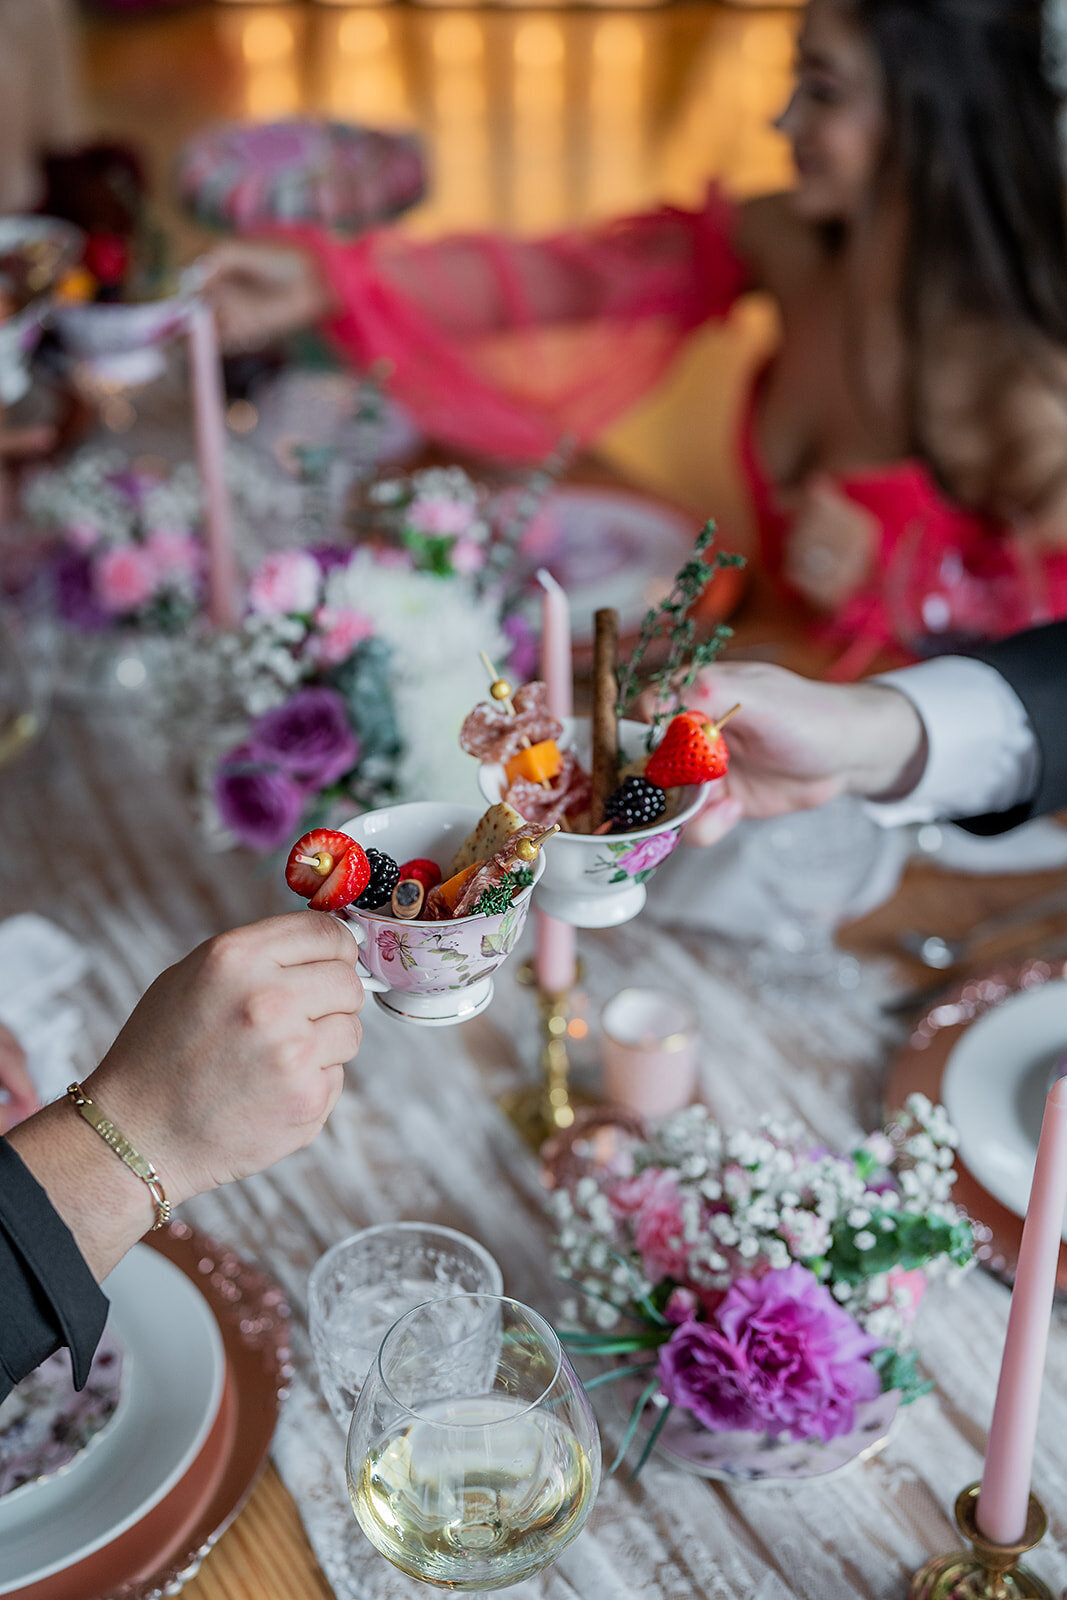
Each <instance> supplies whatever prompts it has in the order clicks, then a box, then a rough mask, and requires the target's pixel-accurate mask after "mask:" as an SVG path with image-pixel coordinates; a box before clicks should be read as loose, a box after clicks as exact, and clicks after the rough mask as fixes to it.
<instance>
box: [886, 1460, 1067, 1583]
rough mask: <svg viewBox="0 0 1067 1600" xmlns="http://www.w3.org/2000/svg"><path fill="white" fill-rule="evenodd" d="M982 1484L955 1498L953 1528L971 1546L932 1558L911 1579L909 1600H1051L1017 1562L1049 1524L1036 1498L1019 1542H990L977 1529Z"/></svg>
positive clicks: (1038, 1581)
mask: <svg viewBox="0 0 1067 1600" xmlns="http://www.w3.org/2000/svg"><path fill="white" fill-rule="evenodd" d="M980 1488H981V1484H978V1483H972V1484H971V1485H970V1487H969V1488H967V1489H964V1490H963V1491H962V1492H961V1494H960V1495H959V1497H958V1498H957V1500H956V1526H957V1527H958V1528H959V1530H960V1532H961V1533H962V1534H963V1537H964V1538H965V1539H966V1540H967V1542H968V1544H970V1545H971V1546H972V1547H973V1548H972V1549H970V1550H954V1551H953V1552H952V1554H951V1555H947V1556H935V1557H934V1558H933V1560H932V1561H928V1562H927V1563H926V1565H925V1566H924V1567H920V1568H919V1570H918V1572H917V1573H916V1574H915V1576H914V1577H913V1578H912V1580H911V1587H910V1588H909V1589H908V1600H1054V1596H1053V1594H1052V1591H1051V1589H1049V1587H1048V1585H1047V1584H1044V1583H1042V1581H1041V1579H1040V1578H1039V1577H1037V1576H1036V1574H1034V1573H1033V1572H1031V1571H1029V1569H1028V1568H1026V1567H1021V1566H1020V1565H1019V1558H1020V1557H1021V1556H1024V1555H1025V1554H1026V1552H1027V1550H1032V1549H1033V1548H1034V1546H1035V1545H1038V1544H1040V1543H1041V1541H1042V1539H1043V1538H1044V1537H1045V1530H1046V1528H1047V1527H1048V1520H1047V1518H1046V1516H1045V1511H1044V1507H1043V1506H1042V1504H1041V1502H1040V1500H1038V1499H1037V1497H1036V1495H1031V1496H1030V1509H1029V1513H1028V1515H1027V1518H1026V1531H1025V1533H1024V1534H1023V1537H1022V1538H1021V1539H1020V1540H1019V1542H1018V1544H992V1543H991V1542H990V1540H988V1539H987V1538H986V1537H985V1534H984V1533H982V1531H981V1529H980V1528H979V1526H978V1522H977V1519H976V1511H977V1507H978V1491H979V1489H980Z"/></svg>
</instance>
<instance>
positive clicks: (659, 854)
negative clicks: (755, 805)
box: [478, 717, 711, 928]
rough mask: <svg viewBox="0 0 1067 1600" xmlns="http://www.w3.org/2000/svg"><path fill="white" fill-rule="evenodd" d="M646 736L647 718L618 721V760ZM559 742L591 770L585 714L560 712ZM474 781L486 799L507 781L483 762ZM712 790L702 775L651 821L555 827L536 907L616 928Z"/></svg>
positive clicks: (495, 766) (637, 752)
mask: <svg viewBox="0 0 1067 1600" xmlns="http://www.w3.org/2000/svg"><path fill="white" fill-rule="evenodd" d="M647 739H648V724H647V723H644V722H631V721H630V720H629V719H623V720H622V721H620V723H619V747H620V749H621V751H622V759H623V763H624V764H625V763H626V762H629V761H635V760H637V758H638V757H639V756H642V755H644V753H645V747H646V741H647ZM559 744H560V747H561V748H566V749H572V750H574V751H575V753H576V754H577V756H578V758H579V760H580V761H581V763H582V765H583V766H584V767H585V769H586V771H588V770H589V766H590V761H591V745H592V730H591V728H590V726H589V722H588V719H583V720H582V721H578V720H577V719H575V718H573V717H567V718H564V719H563V733H562V734H561V735H560V739H559ZM478 784H479V787H480V789H481V791H482V793H483V795H484V796H485V798H486V799H487V800H489V801H491V802H495V801H497V800H499V799H500V798H501V796H502V795H503V793H504V791H505V789H506V788H507V774H506V773H505V771H504V768H503V766H502V765H500V764H499V763H496V762H488V761H487V762H484V763H483V764H482V766H481V768H480V771H479V775H478ZM710 793H711V785H710V784H706V783H705V784H692V785H689V786H687V787H686V788H683V789H679V790H677V799H676V803H675V805H674V806H673V808H671V809H669V810H668V813H667V815H666V816H665V817H664V819H663V821H662V822H658V823H656V824H655V825H654V826H653V827H651V828H640V829H637V830H635V831H633V832H629V833H608V834H602V835H597V834H589V833H558V834H556V835H555V837H554V838H553V840H552V843H551V846H550V848H549V851H548V853H547V858H546V861H545V870H544V875H543V877H541V878H540V879H539V881H538V884H537V888H536V890H535V899H536V902H537V907H538V910H540V911H544V912H546V913H547V914H548V915H549V916H550V917H556V918H558V920H559V921H560V922H569V923H571V924H572V926H573V927H576V928H615V927H618V925H619V924H620V923H622V922H629V921H630V919H631V917H636V916H637V914H638V912H639V911H640V910H641V909H642V907H643V906H644V903H645V900H646V898H647V892H648V891H647V890H646V888H645V885H646V884H647V883H648V880H649V879H650V878H651V876H652V874H653V873H654V872H655V870H656V868H657V867H658V866H659V865H660V863H661V862H663V861H666V859H667V857H668V856H669V855H671V854H672V852H673V851H674V849H675V847H676V846H677V844H678V841H679V839H680V838H681V836H682V829H683V828H684V827H685V825H686V823H687V822H688V821H689V820H690V818H692V817H695V816H696V814H697V812H698V811H699V810H700V808H701V806H702V805H703V804H704V802H705V800H706V799H707V797H708V795H709V794H710Z"/></svg>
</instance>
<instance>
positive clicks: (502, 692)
mask: <svg viewBox="0 0 1067 1600" xmlns="http://www.w3.org/2000/svg"><path fill="white" fill-rule="evenodd" d="M478 654H479V656H480V657H481V659H482V665H483V666H484V668H485V670H486V672H487V673H488V674H489V693H490V695H491V696H492V698H493V699H494V700H495V701H496V703H497V705H500V706H503V708H504V711H505V713H506V715H507V716H509V717H517V716H518V714H519V713H518V712H517V711H516V710H515V706H514V704H513V702H512V699H511V684H510V683H508V681H507V679H506V678H501V677H500V676H499V674H498V673H497V670H496V668H495V667H494V665H493V663H492V662H491V661H490V659H489V657H488V656H487V655H486V653H485V651H484V650H479V651H478ZM522 748H523V749H524V750H529V749H530V741H529V739H528V738H527V737H526V735H525V734H523V736H522ZM541 787H542V789H551V787H552V785H551V784H550V783H549V781H548V779H547V778H542V779H541ZM560 826H561V827H562V829H563V831H564V833H570V831H571V830H570V825H569V824H568V822H567V819H566V817H561V818H560Z"/></svg>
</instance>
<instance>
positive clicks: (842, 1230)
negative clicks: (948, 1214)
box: [826, 1209, 974, 1283]
mask: <svg viewBox="0 0 1067 1600" xmlns="http://www.w3.org/2000/svg"><path fill="white" fill-rule="evenodd" d="M860 1233H873V1234H874V1240H875V1242H874V1244H873V1245H872V1246H871V1248H870V1249H869V1250H860V1249H859V1248H858V1247H857V1245H856V1235H857V1234H860ZM973 1250H974V1236H973V1234H972V1232H971V1225H970V1223H969V1222H967V1220H966V1219H963V1220H960V1221H955V1222H948V1221H945V1220H943V1219H942V1218H940V1217H932V1216H925V1215H917V1214H915V1213H913V1212H910V1211H890V1210H888V1209H883V1210H881V1211H874V1212H872V1213H871V1220H870V1221H869V1222H868V1223H865V1224H864V1226H863V1227H862V1228H854V1227H852V1226H851V1224H850V1223H848V1222H847V1221H844V1220H840V1221H838V1222H836V1223H835V1224H834V1228H833V1232H832V1235H831V1239H830V1248H829V1250H828V1251H827V1252H826V1261H827V1262H828V1264H829V1269H830V1274H831V1276H832V1277H833V1279H834V1280H835V1281H839V1282H842V1283H861V1282H862V1281H863V1279H864V1278H874V1277H877V1276H878V1275H879V1274H881V1273H883V1272H890V1271H892V1269H893V1268H894V1267H900V1268H901V1269H902V1270H903V1271H905V1272H909V1271H911V1269H912V1268H913V1267H924V1266H926V1265H927V1263H928V1262H930V1261H933V1260H934V1259H936V1258H937V1257H938V1256H947V1257H948V1259H949V1260H950V1261H952V1262H953V1263H954V1264H955V1265H956V1266H958V1267H963V1266H966V1264H967V1262H968V1261H969V1260H970V1259H971V1255H972V1253H973Z"/></svg>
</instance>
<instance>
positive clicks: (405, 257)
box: [290, 187, 1067, 677]
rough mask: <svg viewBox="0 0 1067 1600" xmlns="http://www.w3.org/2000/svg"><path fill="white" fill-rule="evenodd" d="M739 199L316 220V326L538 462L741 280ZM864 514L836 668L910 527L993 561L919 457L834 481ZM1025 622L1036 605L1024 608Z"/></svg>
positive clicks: (844, 664) (1065, 600)
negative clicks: (337, 227)
mask: <svg viewBox="0 0 1067 1600" xmlns="http://www.w3.org/2000/svg"><path fill="white" fill-rule="evenodd" d="M736 220H737V215H736V211H735V210H734V208H733V207H732V206H731V205H730V203H729V202H728V201H727V200H726V199H725V198H724V197H723V195H722V194H721V193H720V192H719V191H718V190H717V189H716V188H714V187H712V188H710V189H709V191H708V194H707V199H706V202H705V204H704V206H703V208H702V209H700V210H699V211H686V210H682V209H680V208H677V207H674V206H663V207H661V208H660V209H659V210H657V211H654V212H651V213H648V214H646V215H643V216H637V217H630V218H626V219H623V220H621V221H617V222H612V223H609V224H606V225H604V226H602V227H597V228H590V229H585V230H576V231H571V232H567V233H561V234H557V235H555V236H554V237H551V238H547V239H539V240H520V239H512V238H507V237H504V236H501V235H497V234H471V235H460V236H456V237H452V238H446V239H442V240H439V241H435V242H433V243H430V244H422V243H416V242H413V241H411V240H410V239H407V238H405V237H404V236H403V235H400V234H397V233H395V232H392V231H381V232H376V233H371V234H368V235H366V236H364V237H363V238H362V239H359V240H357V241H356V242H355V243H352V242H349V241H345V240H341V239H337V238H333V237H330V236H328V235H326V234H323V233H321V232H318V231H316V230H311V229H301V230H294V231H293V233H292V234H291V235H290V237H294V238H295V239H296V240H297V241H298V242H300V243H302V244H303V245H304V246H305V247H306V248H308V249H309V250H310V251H312V253H313V254H314V255H315V256H316V258H317V260H318V262H319V264H320V266H321V269H322V271H323V272H324V274H325V276H326V278H327V280H328V282H329V283H330V284H331V286H332V288H333V291H334V294H335V297H336V300H337V303H338V304H339V305H340V306H342V307H343V310H342V311H341V312H340V314H339V315H337V316H336V317H335V318H334V320H333V321H332V323H331V324H330V325H329V327H328V329H327V331H328V333H329V334H330V335H331V336H332V338H333V340H334V341H335V343H336V344H337V346H338V347H339V348H340V350H341V351H342V352H343V353H344V354H345V355H346V356H347V357H348V358H349V359H350V360H352V361H353V362H355V363H356V364H357V365H359V366H363V367H366V366H368V365H370V364H371V363H373V362H376V361H385V362H387V363H388V366H389V374H390V375H389V387H390V390H391V392H392V393H394V394H395V395H396V396H397V398H398V399H400V400H402V401H403V402H404V403H405V404H406V405H407V406H408V407H410V409H411V411H412V412H413V413H414V415H415V416H416V418H417V419H418V421H419V422H420V424H421V425H422V426H423V427H424V428H425V429H426V431H427V432H428V433H429V434H431V435H432V436H433V437H435V438H436V439H438V440H440V441H441V442H443V443H445V444H449V445H452V446H453V447H455V448H458V449H460V450H464V451H470V452H473V453H474V454H477V455H482V456H488V457H497V458H500V459H503V460H507V461H513V462H526V461H538V460H542V459H544V458H545V457H547V456H548V455H550V454H551V453H552V452H553V451H554V450H555V449H557V448H558V446H559V445H560V444H561V443H562V442H563V441H564V440H565V439H569V440H571V441H573V442H574V444H575V445H577V446H582V445H586V444H589V443H590V442H591V441H593V440H594V439H595V438H596V437H597V435H598V434H599V433H600V432H601V431H602V430H603V429H604V428H605V427H606V426H607V425H608V424H609V423H610V422H612V421H614V420H615V419H616V418H617V417H619V416H621V415H622V414H623V413H624V412H625V411H626V410H627V409H628V408H629V407H630V406H632V405H633V404H634V403H635V402H636V401H637V400H639V399H640V398H641V397H642V396H643V395H644V394H646V393H647V392H648V390H649V389H651V388H652V387H653V385H654V384H655V383H656V382H657V381H658V380H659V379H660V378H661V377H662V376H663V374H664V372H665V371H666V369H667V367H668V366H669V365H670V363H671V361H672V360H673V359H674V357H675V356H676V355H677V354H678V352H679V350H680V348H681V346H682V345H683V344H684V342H685V340H686V339H687V337H688V336H689V334H690V333H691V332H692V331H693V330H694V329H695V328H698V327H699V326H700V325H701V324H702V323H705V322H708V321H712V320H715V319H718V318H722V317H725V316H726V315H727V313H728V312H729V310H730V308H731V307H732V306H733V304H734V303H735V301H736V300H737V299H738V297H739V296H740V295H741V294H743V293H744V292H745V290H746V289H747V288H748V287H749V283H750V274H749V271H748V268H747V266H746V264H745V262H744V261H743V260H742V259H741V257H740V256H739V255H738V253H737V251H736V250H735V248H734V245H733V235H734V230H735V224H736ZM757 402H758V385H757V386H756V387H755V388H754V389H753V393H752V396H751V399H750V405H749V406H748V407H747V408H746V411H745V414H744V416H743V418H742V423H741V429H740V435H739V442H738V443H739V453H740V458H741V464H742V467H743V469H744V471H745V474H746V476H747V480H748V483H749V487H750V492H751V497H752V504H753V509H754V512H755V519H756V523H757V526H758V528H759V533H760V540H761V548H762V555H763V559H764V561H765V563H766V565H767V567H768V569H769V570H770V571H771V572H772V573H773V574H777V575H780V574H781V572H782V568H783V558H784V552H785V542H786V539H787V536H788V530H789V521H788V518H787V517H786V516H785V515H784V513H783V512H782V511H781V509H780V507H779V506H778V504H777V496H776V491H775V486H774V485H773V483H772V482H771V481H770V479H769V478H768V476H767V473H766V472H765V471H764V469H763V465H762V462H761V461H760V458H759V453H758V450H757V448H756V444H755V430H754V426H753V424H754V412H755V408H756V404H757ZM838 486H839V487H840V489H841V490H842V492H843V493H844V494H846V495H847V496H848V497H849V498H850V499H852V500H854V501H855V502H856V503H857V505H860V506H863V507H865V508H866V509H867V510H868V511H870V512H871V513H872V515H873V516H874V517H875V518H876V520H877V522H878V526H879V530H880V535H879V549H878V554H877V557H876V560H875V564H874V568H873V570H872V573H871V576H870V579H869V581H868V582H867V583H866V584H865V585H864V586H863V588H862V589H861V590H860V591H859V592H858V593H857V594H855V595H853V596H852V598H851V599H849V600H848V601H847V602H846V603H845V604H844V605H843V606H842V607H841V608H840V610H839V611H838V612H837V613H836V615H835V616H834V617H833V618H832V619H831V624H830V626H831V629H832V632H833V634H834V636H835V637H836V638H837V639H839V640H840V641H841V642H842V643H843V644H847V646H848V648H847V650H846V653H845V656H844V658H843V660H842V661H841V663H840V669H839V672H838V674H837V675H838V676H842V677H847V676H857V675H858V674H859V673H860V672H862V671H863V670H865V668H866V667H867V666H868V665H869V663H870V661H871V660H872V659H873V658H874V656H875V655H876V654H877V652H878V651H879V650H880V649H881V648H882V647H883V646H884V645H885V644H886V643H888V642H890V641H891V640H892V639H893V638H894V635H895V634H896V633H897V632H898V631H899V629H898V619H896V618H895V617H894V616H893V615H892V608H891V607H890V606H889V604H888V603H887V598H886V582H885V580H886V575H887V573H889V572H890V571H891V569H892V567H893V564H894V562H895V560H896V558H897V555H898V552H899V550H900V546H901V544H902V542H903V541H904V540H906V539H914V537H915V530H916V529H920V530H921V536H922V539H923V541H924V544H926V545H927V548H928V549H930V548H937V549H943V550H944V551H946V552H947V551H958V552H960V554H961V556H962V558H963V560H964V561H965V562H966V563H967V565H968V567H969V569H970V570H972V571H975V572H978V573H981V572H982V571H984V570H988V571H989V573H990V574H991V576H992V575H994V574H998V573H999V572H1000V569H1001V568H1002V567H1003V565H1004V562H1005V561H1006V560H1007V559H1008V555H1007V551H1008V538H1009V536H1008V533H1007V531H1006V530H1005V529H1004V528H1003V527H1001V526H999V525H998V524H997V523H995V522H993V521H991V520H990V519H989V518H986V517H983V516H979V515H977V514H975V513H973V512H971V511H967V510H965V509H963V508H961V507H960V506H958V505H955V504H953V503H952V502H951V501H950V500H948V499H947V498H946V497H945V496H944V495H943V494H942V492H941V491H940V489H939V488H938V487H937V485H936V483H935V482H934V480H933V478H932V477H931V475H930V473H929V471H928V470H927V468H926V467H925V466H924V464H923V463H922V462H920V461H914V460H912V461H901V462H898V463H895V464H894V465H892V466H889V467H878V468H874V469H871V470H870V471H867V472H858V473H855V474H851V475H849V476H846V477H841V478H839V479H838ZM1040 566H1041V581H1042V594H1043V601H1042V607H1043V610H1044V612H1045V614H1046V615H1048V616H1061V615H1067V554H1064V555H1062V556H1061V555H1059V554H1050V555H1044V556H1042V557H1041V558H1040ZM1035 620H1038V619H1035Z"/></svg>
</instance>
